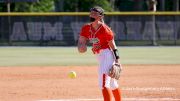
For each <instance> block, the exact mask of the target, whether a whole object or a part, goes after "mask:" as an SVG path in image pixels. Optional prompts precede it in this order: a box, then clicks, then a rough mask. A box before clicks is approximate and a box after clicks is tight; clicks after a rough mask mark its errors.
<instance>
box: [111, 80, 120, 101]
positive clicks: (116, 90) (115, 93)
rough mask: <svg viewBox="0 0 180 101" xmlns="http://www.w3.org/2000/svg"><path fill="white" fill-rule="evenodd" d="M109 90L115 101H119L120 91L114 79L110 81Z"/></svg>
mask: <svg viewBox="0 0 180 101" xmlns="http://www.w3.org/2000/svg"><path fill="white" fill-rule="evenodd" d="M111 88H112V93H113V96H114V99H115V101H121V91H120V89H119V85H118V81H117V80H116V79H111Z"/></svg>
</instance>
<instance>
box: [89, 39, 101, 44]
mask: <svg viewBox="0 0 180 101" xmlns="http://www.w3.org/2000/svg"><path fill="white" fill-rule="evenodd" d="M90 43H93V44H97V43H99V39H98V38H90Z"/></svg>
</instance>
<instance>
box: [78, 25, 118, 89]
mask: <svg viewBox="0 0 180 101" xmlns="http://www.w3.org/2000/svg"><path fill="white" fill-rule="evenodd" d="M80 36H83V37H85V38H86V39H88V40H89V42H90V43H92V51H93V53H94V54H96V55H97V58H98V61H99V69H98V78H99V86H100V88H101V89H103V88H104V87H107V88H111V89H116V88H118V83H117V80H116V79H113V78H111V77H109V76H108V72H109V69H110V68H111V66H112V65H113V64H114V61H115V58H114V55H113V52H112V51H111V49H110V47H109V45H108V42H109V41H111V40H114V33H113V32H112V31H111V29H110V28H109V27H108V26H107V25H106V24H104V23H102V24H101V25H100V26H99V27H98V28H97V29H96V30H95V29H93V27H92V25H91V24H86V25H84V26H83V27H82V29H81V33H80Z"/></svg>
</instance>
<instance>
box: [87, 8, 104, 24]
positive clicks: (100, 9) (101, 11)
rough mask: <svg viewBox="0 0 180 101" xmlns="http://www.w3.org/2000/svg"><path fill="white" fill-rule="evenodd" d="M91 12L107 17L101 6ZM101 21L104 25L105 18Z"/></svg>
mask: <svg viewBox="0 0 180 101" xmlns="http://www.w3.org/2000/svg"><path fill="white" fill-rule="evenodd" d="M90 11H95V12H98V13H99V14H100V15H101V16H104V15H105V14H104V9H103V8H101V7H100V6H95V7H93V8H91V9H90ZM100 21H101V22H102V23H104V19H103V18H102V19H101V20H100Z"/></svg>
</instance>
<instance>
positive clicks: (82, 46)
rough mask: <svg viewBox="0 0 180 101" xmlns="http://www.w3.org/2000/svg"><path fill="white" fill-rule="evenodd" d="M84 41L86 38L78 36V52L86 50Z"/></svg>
mask: <svg viewBox="0 0 180 101" xmlns="http://www.w3.org/2000/svg"><path fill="white" fill-rule="evenodd" d="M86 43H87V39H86V38H85V37H83V36H80V37H79V40H78V51H79V53H84V52H86V51H87V46H86Z"/></svg>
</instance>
